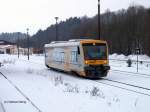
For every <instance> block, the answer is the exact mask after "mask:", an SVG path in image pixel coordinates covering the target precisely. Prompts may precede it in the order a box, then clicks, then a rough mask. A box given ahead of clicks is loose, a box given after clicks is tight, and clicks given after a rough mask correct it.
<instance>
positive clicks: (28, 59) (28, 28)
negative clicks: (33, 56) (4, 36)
mask: <svg viewBox="0 0 150 112" xmlns="http://www.w3.org/2000/svg"><path fill="white" fill-rule="evenodd" d="M28 32H29V28H27V46H28V60H29V34H28Z"/></svg>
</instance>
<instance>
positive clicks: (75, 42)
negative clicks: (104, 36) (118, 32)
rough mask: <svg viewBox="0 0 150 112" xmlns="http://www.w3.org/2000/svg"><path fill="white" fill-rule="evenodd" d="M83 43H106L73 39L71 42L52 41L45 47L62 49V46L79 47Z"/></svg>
mask: <svg viewBox="0 0 150 112" xmlns="http://www.w3.org/2000/svg"><path fill="white" fill-rule="evenodd" d="M80 42H81V43H84V42H85V43H88V42H101V43H106V41H103V40H94V39H72V40H69V41H52V42H51V43H49V44H45V47H61V46H78V45H79V44H80Z"/></svg>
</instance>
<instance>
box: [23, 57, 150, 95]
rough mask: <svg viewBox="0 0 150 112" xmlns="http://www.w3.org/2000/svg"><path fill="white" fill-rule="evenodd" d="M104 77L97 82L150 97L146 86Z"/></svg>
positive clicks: (134, 74) (125, 72) (141, 75)
mask: <svg viewBox="0 0 150 112" xmlns="http://www.w3.org/2000/svg"><path fill="white" fill-rule="evenodd" d="M22 61H27V60H22ZM28 62H29V63H33V64H39V65H40V66H43V64H40V63H37V62H31V61H28ZM111 71H115V72H119V73H122V74H123V73H124V74H128V75H130V74H131V75H130V76H138V77H139V76H140V77H144V76H147V77H148V78H150V75H148V74H141V73H135V72H127V71H121V70H111ZM55 72H56V71H55ZM137 74H138V75H137ZM102 79H103V80H100V81H95V82H97V83H101V84H105V85H108V86H112V87H116V88H120V89H123V90H127V91H131V92H134V93H138V94H141V95H145V96H149V97H150V88H145V87H142V86H137V85H133V84H129V83H124V82H120V81H117V80H111V79H107V78H102ZM104 81H105V82H104ZM106 81H107V82H106ZM117 84H121V85H122V86H121V85H117ZM124 86H126V87H124ZM131 87H132V88H133V89H131ZM145 91H146V92H145Z"/></svg>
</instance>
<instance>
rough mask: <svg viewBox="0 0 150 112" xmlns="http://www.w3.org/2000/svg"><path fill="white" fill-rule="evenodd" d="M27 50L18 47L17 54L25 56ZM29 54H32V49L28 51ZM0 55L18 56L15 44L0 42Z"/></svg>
mask: <svg viewBox="0 0 150 112" xmlns="http://www.w3.org/2000/svg"><path fill="white" fill-rule="evenodd" d="M27 53H28V49H27V48H21V47H19V54H22V55H27ZM29 53H30V54H32V53H33V49H32V48H31V49H30V50H29ZM0 54H18V48H17V44H16V43H11V42H7V41H5V40H0Z"/></svg>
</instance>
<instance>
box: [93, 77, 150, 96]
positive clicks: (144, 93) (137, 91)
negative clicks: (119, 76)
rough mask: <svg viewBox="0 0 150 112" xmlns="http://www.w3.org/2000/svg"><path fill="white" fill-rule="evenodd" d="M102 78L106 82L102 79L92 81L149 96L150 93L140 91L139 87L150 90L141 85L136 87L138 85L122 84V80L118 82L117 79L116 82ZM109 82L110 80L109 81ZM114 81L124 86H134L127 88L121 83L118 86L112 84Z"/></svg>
mask: <svg viewBox="0 0 150 112" xmlns="http://www.w3.org/2000/svg"><path fill="white" fill-rule="evenodd" d="M104 80H106V81H108V82H102V81H94V82H96V83H99V84H103V85H107V86H111V87H115V88H119V89H122V90H126V91H130V92H134V93H137V94H141V95H144V96H148V97H150V93H149V94H148V92H141V89H143V90H147V91H149V92H150V90H149V88H143V87H140V86H139V87H138V86H135V85H130V84H125V83H124V84H123V83H122V82H118V81H117V82H116V81H113V80H107V79H104ZM110 82H111V83H110ZM112 82H113V83H112ZM114 83H119V84H121V85H126V86H128V87H133V88H135V89H130V88H128V87H124V86H121V85H120V86H119V85H116V84H114ZM137 89H138V90H137Z"/></svg>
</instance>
